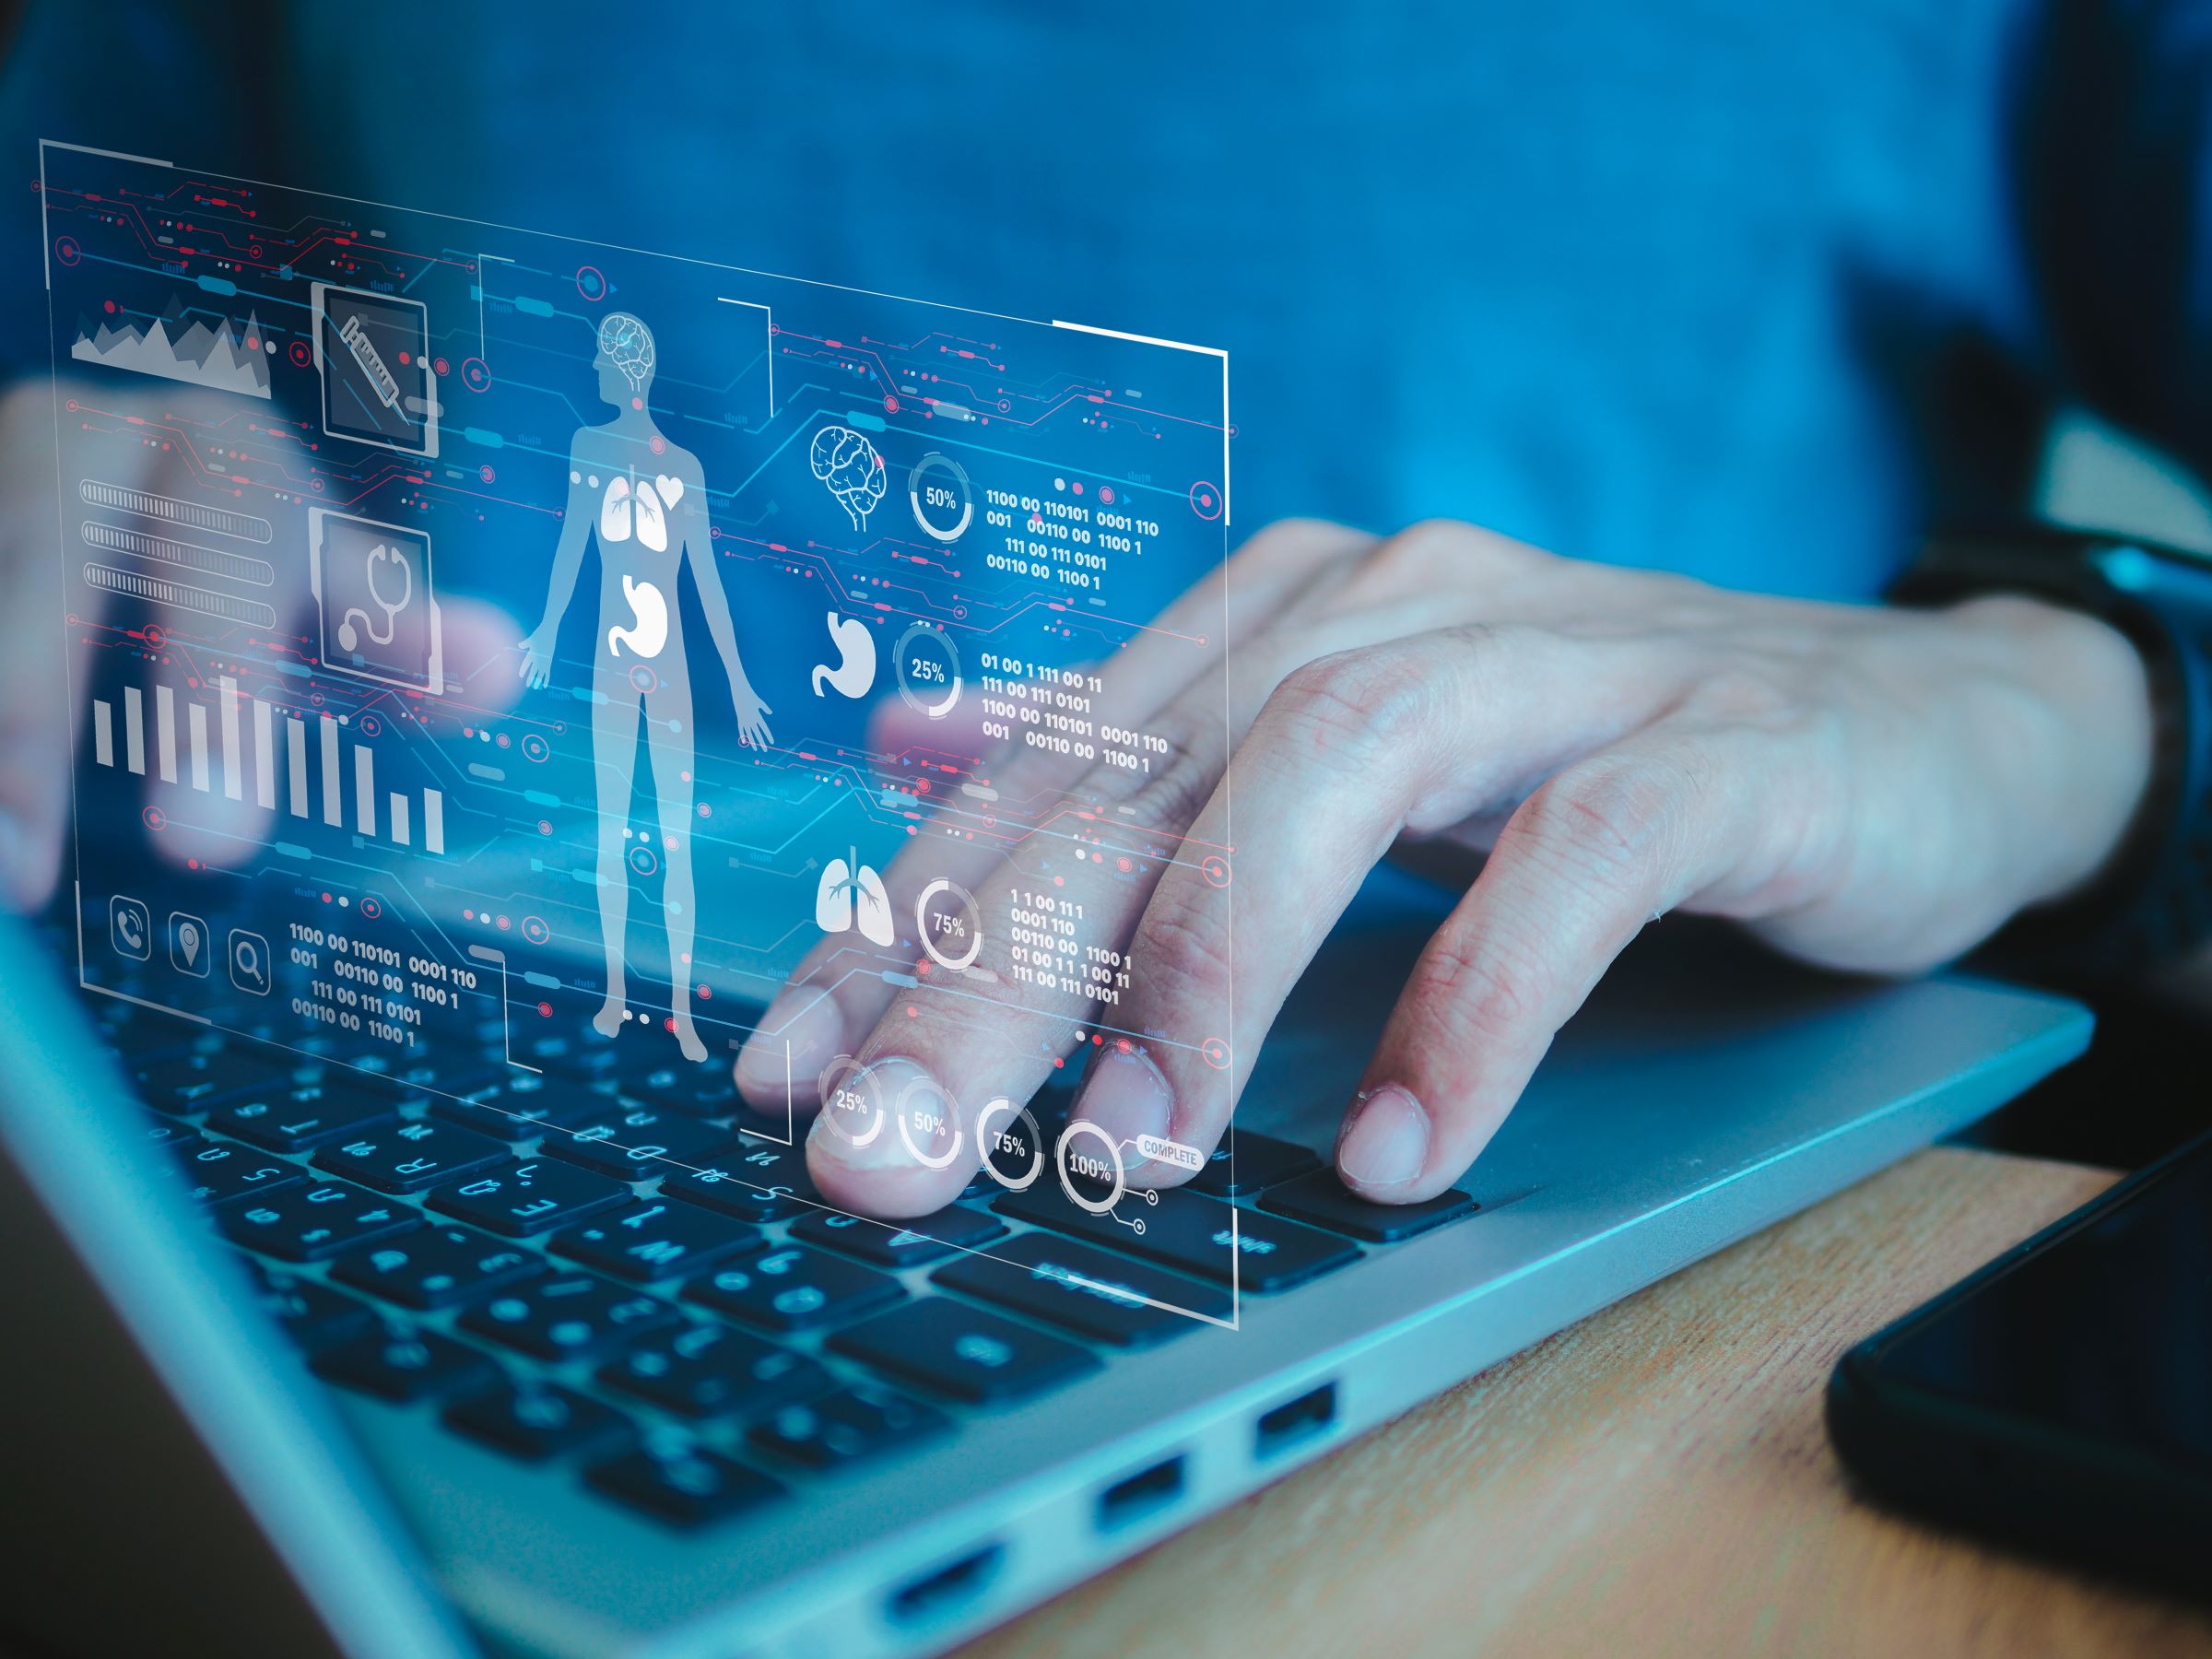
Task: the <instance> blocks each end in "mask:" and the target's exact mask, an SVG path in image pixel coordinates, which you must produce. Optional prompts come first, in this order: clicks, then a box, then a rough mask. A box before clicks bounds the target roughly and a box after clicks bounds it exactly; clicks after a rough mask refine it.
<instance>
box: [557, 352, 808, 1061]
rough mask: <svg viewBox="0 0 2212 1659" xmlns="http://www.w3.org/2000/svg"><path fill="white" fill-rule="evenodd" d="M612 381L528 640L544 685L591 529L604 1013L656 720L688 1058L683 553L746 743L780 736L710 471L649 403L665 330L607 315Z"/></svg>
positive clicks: (581, 443) (576, 450) (607, 381)
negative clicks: (734, 593)
mask: <svg viewBox="0 0 2212 1659" xmlns="http://www.w3.org/2000/svg"><path fill="white" fill-rule="evenodd" d="M596 367H597V368H598V371H599V394H600V396H602V397H603V398H605V399H606V401H607V402H608V403H610V404H612V405H614V406H615V407H616V408H617V409H618V410H619V411H620V412H619V413H618V415H617V416H616V417H615V418H614V419H613V420H610V421H608V422H607V423H606V425H605V426H595V427H581V428H579V429H577V432H576V436H575V439H574V441H573V442H572V443H571V446H570V450H569V501H568V512H567V516H566V517H565V518H564V520H563V521H562V524H561V529H560V544H559V547H558V548H557V549H556V550H555V553H554V557H553V574H552V580H551V582H550V583H549V585H548V586H547V593H546V614H545V619H544V620H543V621H541V622H540V623H539V624H538V625H537V629H536V631H535V632H534V633H533V634H531V636H530V637H529V638H528V639H527V640H525V641H524V642H523V664H522V676H523V678H524V681H526V682H527V683H528V684H529V685H530V686H531V687H532V688H537V687H540V686H543V685H545V684H546V682H547V679H548V678H550V677H551V674H552V666H553V647H554V641H555V640H556V638H557V637H558V636H559V632H560V621H561V618H562V616H563V615H564V614H566V612H567V610H568V608H569V600H570V598H571V595H572V594H574V592H575V587H576V573H577V571H578V570H579V569H580V568H581V566H582V562H583V545H584V538H585V536H586V535H588V534H591V533H592V532H594V531H596V533H597V535H598V541H599V626H598V627H597V629H594V632H593V636H592V639H593V643H592V657H593V665H592V685H593V688H594V690H596V691H598V692H600V693H601V694H602V695H601V696H600V697H599V698H597V699H595V700H594V703H593V708H592V758H593V770H594V774H595V776H596V778H597V782H598V797H599V869H598V875H599V931H600V935H601V938H602V941H603V943H604V944H605V946H606V1002H605V1003H604V1004H603V1005H602V1006H600V1009H599V1012H598V1013H596V1014H594V1016H593V1017H592V1024H593V1026H594V1028H595V1029H596V1030H599V1031H600V1032H601V1033H602V1034H604V1035H606V1036H608V1037H612V1036H614V1035H616V1034H617V1033H618V1032H619V1031H620V1030H621V1029H622V1023H623V1020H624V1018H626V1017H627V1014H628V1010H629V1003H628V988H627V985H626V983H625V979H624V974H623V960H622V947H623V938H624V932H625V929H626V927H627V925H628V921H629V862H628V852H629V841H630V838H629V835H628V834H627V833H626V829H627V825H628V822H629V813H630V805H631V801H632V798H633V794H634V789H635V779H634V770H635V767H636V762H637V752H638V720H639V716H640V714H641V713H642V714H643V716H644V718H645V721H646V728H645V743H646V748H647V751H648V752H649V754H650V755H651V757H652V762H653V794H654V796H655V797H656V799H657V800H658V802H659V805H660V830H661V857H662V863H663V865H664V867H665V872H666V874H665V878H664V885H663V888H662V900H663V908H664V910H665V914H666V921H667V931H668V958H669V964H670V978H671V980H672V985H671V990H670V999H669V1000H670V1003H671V1005H672V1012H673V1013H674V1015H675V1025H676V1036H677V1042H678V1043H679V1044H680V1045H681V1046H682V1048H683V1052H684V1055H685V1058H687V1059H689V1060H694V1061H698V1060H704V1059H705V1058H706V1057H707V1049H706V1044H705V1043H703V1042H701V1041H700V1038H699V1033H698V1031H697V1030H694V1029H693V1026H692V1022H691V945H692V938H693V935H694V933H695V931H696V930H695V925H694V923H693V918H692V888H691V806H692V802H691V794H692V782H691V779H692V760H693V757H694V753H695V748H696V745H695V742H694V739H693V736H692V731H691V680H690V676H689V674H688V671H687V669H686V666H685V662H684V629H683V623H682V618H681V617H680V616H672V615H671V614H670V613H671V608H672V606H674V604H675V602H676V597H677V575H678V574H679V572H680V571H681V568H682V565H683V562H684V560H685V559H689V560H690V563H691V579H692V581H693V582H694V583H696V584H697V586H698V588H699V598H700V605H701V606H702V607H703V608H704V609H705V611H706V614H707V631H708V632H709V633H710V634H712V636H713V640H714V646H715V649H716V650H717V651H719V652H720V653H722V662H723V666H724V669H725V670H726V671H727V673H728V675H729V681H730V691H731V696H732V699H733V700H734V701H735V704H736V710H737V729H738V732H739V735H740V736H741V738H742V739H743V741H745V742H746V743H748V744H752V745H754V746H756V747H762V748H765V747H768V745H769V744H770V743H771V741H772V738H771V734H770V732H769V729H768V724H767V721H766V719H765V716H766V715H767V714H768V712H769V709H768V706H767V705H766V704H765V703H763V702H762V701H761V700H760V698H759V693H757V692H756V691H754V689H753V688H752V682H751V681H750V680H748V679H747V677H746V674H745V667H744V665H743V663H742V662H741V661H740V660H739V658H738V654H737V635H736V629H735V627H734V625H733V624H732V622H731V620H730V605H729V599H728V597H727V595H726V594H724V592H723V586H722V573H721V571H720V569H719V568H718V566H717V563H716V560H715V558H714V552H713V547H712V543H711V542H710V541H709V539H708V534H707V489H706V475H705V473H704V472H703V471H702V470H701V468H700V464H699V458H698V457H697V456H695V455H693V454H692V453H690V452H689V451H688V450H684V449H679V448H678V447H677V445H676V444H674V443H672V442H670V441H668V440H667V439H666V438H665V436H663V434H662V433H661V430H660V429H659V428H658V427H657V426H655V425H654V424H653V413H652V411H651V410H650V409H649V408H648V407H647V406H646V401H647V400H646V394H647V392H648V390H649V388H650V387H651V386H652V384H653V367H654V352H653V335H652V333H651V332H650V331H649V330H648V329H647V328H646V327H645V325H644V324H642V323H641V322H639V321H638V319H637V318H635V317H632V316H630V315H629V314H628V313H627V312H615V313H613V314H611V315H609V316H608V317H607V318H606V321H605V322H604V323H602V324H600V328H599V354H598V357H597V359H596Z"/></svg>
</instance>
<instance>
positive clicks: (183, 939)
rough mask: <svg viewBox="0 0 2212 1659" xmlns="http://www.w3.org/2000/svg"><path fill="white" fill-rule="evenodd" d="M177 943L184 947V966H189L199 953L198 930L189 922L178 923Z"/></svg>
mask: <svg viewBox="0 0 2212 1659" xmlns="http://www.w3.org/2000/svg"><path fill="white" fill-rule="evenodd" d="M177 943H178V944H180V945H182V947H184V966H185V967H187V968H189V967H191V966H192V964H193V959H194V958H195V957H197V956H198V955H199V954H200V930H199V929H198V928H197V927H195V926H194V925H193V924H191V923H190V922H180V923H178V924H177Z"/></svg>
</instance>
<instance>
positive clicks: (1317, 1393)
mask: <svg viewBox="0 0 2212 1659" xmlns="http://www.w3.org/2000/svg"><path fill="white" fill-rule="evenodd" d="M1335 1420H1336V1384H1335V1383H1334V1382H1324V1383H1323V1384H1322V1385H1321V1386H1320V1387H1319V1388H1316V1389H1314V1390H1312V1392H1311V1393H1308V1394H1300V1395H1299V1396H1298V1398H1297V1399H1295V1400H1286V1401H1284V1402H1283V1404H1281V1405H1280V1406H1277V1407H1276V1408H1275V1409H1274V1410H1273V1411H1269V1412H1264V1413H1262V1414H1261V1417H1260V1422H1259V1432H1258V1434H1257V1436H1256V1437H1255V1439H1254V1441H1253V1448H1252V1452H1253V1456H1254V1457H1262V1458H1266V1457H1273V1456H1274V1455H1275V1454H1276V1453H1278V1452H1281V1451H1285V1450H1287V1449H1288V1448H1289V1447H1291V1446H1294V1445H1296V1444H1297V1443H1298V1442H1299V1441H1302V1440H1310V1439H1312V1437H1313V1436H1314V1435H1316V1434H1319V1433H1321V1432H1322V1431H1323V1430H1325V1429H1327V1428H1328V1426H1329V1425H1330V1424H1331V1423H1333V1422H1335Z"/></svg>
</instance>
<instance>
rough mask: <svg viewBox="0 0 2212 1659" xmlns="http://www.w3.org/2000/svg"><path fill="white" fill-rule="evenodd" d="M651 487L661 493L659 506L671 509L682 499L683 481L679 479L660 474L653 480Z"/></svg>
mask: <svg viewBox="0 0 2212 1659" xmlns="http://www.w3.org/2000/svg"><path fill="white" fill-rule="evenodd" d="M653 488H655V489H657V490H659V491H660V492H661V505H662V506H664V507H667V508H671V509H673V508H674V507H675V506H676V504H677V502H678V501H680V500H683V499H684V481H683V480H682V479H681V478H672V477H669V476H668V475H667V474H666V473H662V474H661V475H660V476H659V477H655V478H654V479H653Z"/></svg>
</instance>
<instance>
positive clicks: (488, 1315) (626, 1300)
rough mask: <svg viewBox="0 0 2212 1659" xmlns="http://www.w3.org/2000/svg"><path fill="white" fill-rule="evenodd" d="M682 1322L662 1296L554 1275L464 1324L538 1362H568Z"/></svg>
mask: <svg viewBox="0 0 2212 1659" xmlns="http://www.w3.org/2000/svg"><path fill="white" fill-rule="evenodd" d="M679 1318H681V1315H680V1314H678V1313H677V1311H676V1310H675V1309H674V1308H672V1307H670V1306H669V1305H668V1304H667V1303H666V1302H665V1301H663V1300H661V1299H660V1298H659V1297H657V1296H647V1295H645V1294H643V1293H642V1292H641V1291H637V1290H632V1289H631V1288H629V1287H628V1286H627V1285H618V1284H615V1283H613V1282H612V1281H611V1280H608V1279H603V1278H601V1277H598V1276H597V1275H596V1274H590V1273H549V1274H547V1275H545V1276H543V1277H538V1278H532V1279H524V1281H523V1282H522V1283H520V1284H517V1285H513V1286H511V1287H509V1288H506V1289H504V1290H502V1291H500V1293H499V1294H498V1295H497V1296H494V1297H493V1298H492V1299H491V1300H489V1301H485V1302H478V1303H477V1305H476V1306H475V1307H473V1308H470V1309H469V1310H468V1311H467V1312H465V1313H463V1314H462V1315H461V1324H462V1327H463V1328H464V1329H465V1330H470V1331H474V1332H475V1333H476V1334H477V1335H479V1336H484V1337H488V1338H489V1339H490V1340H491V1341H493V1342H496V1343H499V1344H500V1345H501V1346H502V1347H511V1348H513V1349H515V1350H516V1351H517V1352H518V1353H524V1354H528V1355H530V1356H531V1357H532V1358H534V1359H570V1358H571V1357H583V1356H589V1355H594V1354H604V1353H606V1351H607V1350H608V1349H609V1348H611V1347H615V1346H616V1345H618V1344H619V1343H623V1342H628V1341H630V1340H631V1339H633V1338H635V1337H638V1336H641V1335H645V1334H646V1333H648V1332H651V1331H657V1330H660V1329H662V1328H663V1327H665V1326H667V1325H671V1324H676V1323H677V1320H678V1319H679Z"/></svg>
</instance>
